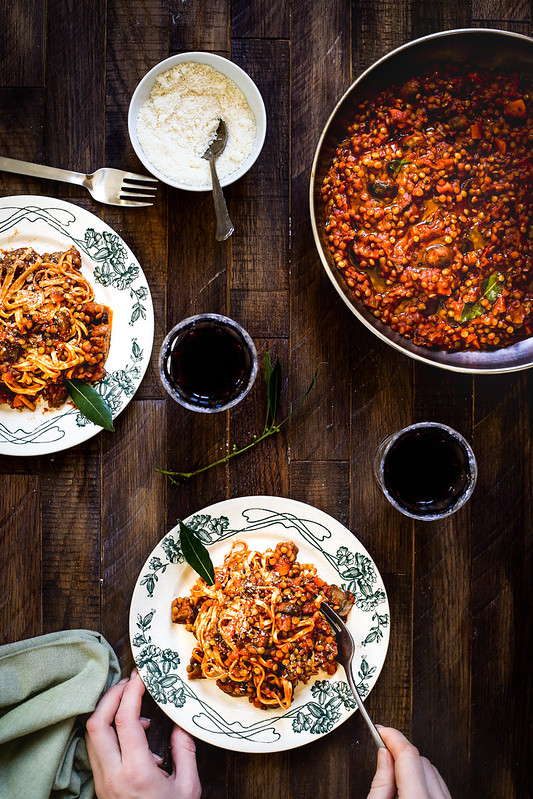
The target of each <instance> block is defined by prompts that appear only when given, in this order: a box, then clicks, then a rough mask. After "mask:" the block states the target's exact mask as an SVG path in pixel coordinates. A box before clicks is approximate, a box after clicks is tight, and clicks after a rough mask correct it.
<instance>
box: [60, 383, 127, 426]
mask: <svg viewBox="0 0 533 799" xmlns="http://www.w3.org/2000/svg"><path fill="white" fill-rule="evenodd" d="M67 385H68V390H69V394H70V397H71V399H72V402H73V403H74V405H75V406H76V408H77V409H78V410H79V412H80V413H82V414H83V415H84V416H85V417H86V418H87V419H88V420H89V421H90V422H94V424H97V425H99V426H100V427H104V428H105V429H106V430H111V431H112V432H113V431H114V430H115V428H114V427H113V416H112V414H111V409H110V407H109V405H108V404H107V402H106V401H105V400H104V398H103V397H101V396H100V394H99V393H98V391H96V389H94V388H93V387H92V386H91V385H89V383H85V382H84V381H83V380H80V379H79V378H77V377H71V378H70V379H67Z"/></svg>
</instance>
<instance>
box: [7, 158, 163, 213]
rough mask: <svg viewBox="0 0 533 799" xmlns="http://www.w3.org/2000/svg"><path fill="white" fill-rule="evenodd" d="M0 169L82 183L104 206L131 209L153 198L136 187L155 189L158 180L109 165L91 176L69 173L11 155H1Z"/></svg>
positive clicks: (78, 184) (80, 184)
mask: <svg viewBox="0 0 533 799" xmlns="http://www.w3.org/2000/svg"><path fill="white" fill-rule="evenodd" d="M0 170H1V171H3V172H15V173H16V174H17V175H30V176H31V177H34V178H47V179H48V180H61V181H63V183H74V184H76V185H77V186H83V187H84V188H86V189H87V190H88V191H89V192H90V193H91V194H92V196H93V197H94V199H95V200H98V202H101V203H107V205H125V206H128V207H132V208H133V207H140V206H146V205H152V203H145V202H139V200H153V199H154V195H153V194H139V192H138V190H141V191H155V190H156V189H157V186H156V185H154V184H155V183H157V181H156V179H155V178H150V177H148V176H147V175H137V174H136V173H135V172H124V171H123V170H122V169H111V168H110V167H104V168H103V169H97V170H96V172H93V173H92V174H90V175H84V174H83V173H82V172H71V171H70V170H68V169H56V167H53V166H43V165H42V164H32V163H30V162H28V161H17V160H16V159H14V158H3V157H2V156H0Z"/></svg>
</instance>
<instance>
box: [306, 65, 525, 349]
mask: <svg viewBox="0 0 533 799" xmlns="http://www.w3.org/2000/svg"><path fill="white" fill-rule="evenodd" d="M532 107H533V94H532V86H531V82H526V81H525V80H524V79H522V78H519V77H518V76H517V75H514V74H497V73H493V72H490V71H488V70H479V69H474V68H471V67H468V66H466V65H449V66H439V67H434V68H432V69H431V70H430V71H428V72H426V73H425V74H424V75H421V76H420V77H414V78H411V79H410V80H408V81H407V83H405V84H404V85H403V86H401V87H399V86H393V87H391V88H389V89H387V90H385V91H383V92H382V93H381V94H379V96H377V97H376V98H375V99H374V100H373V101H366V102H364V103H362V104H361V105H359V106H358V108H357V111H356V113H355V116H354V118H353V122H352V124H351V125H350V126H349V128H348V130H347V135H346V138H345V139H344V141H342V142H341V143H340V144H339V146H338V148H337V150H336V153H335V156H334V158H333V161H332V163H331V166H330V168H329V170H328V172H327V174H326V176H325V178H324V181H323V186H322V198H323V201H324V206H325V233H326V239H327V244H328V247H329V250H330V252H331V254H332V256H333V260H334V262H335V265H336V267H337V269H338V270H339V272H340V273H341V274H342V275H343V277H344V279H345V281H346V284H347V285H348V286H349V288H350V291H351V293H352V295H353V296H354V297H355V298H356V299H357V300H359V301H360V302H361V303H362V304H363V305H364V306H365V307H366V308H368V309H369V310H370V312H371V313H373V314H374V316H376V317H377V318H378V319H380V320H381V321H382V322H383V323H385V324H386V325H388V326H390V327H391V328H392V329H393V330H395V331H397V332H398V333H400V334H401V335H403V336H405V337H407V338H409V339H412V340H413V342H414V343H415V344H417V345H421V346H426V347H439V348H443V349H446V350H464V349H494V348H498V347H503V346H507V345H510V344H513V343H515V342H516V341H519V340H521V339H524V338H527V337H528V336H530V335H531V333H532V332H533V318H532V312H533V271H532V266H533V230H532V226H531V217H532V202H531V200H532V185H533V180H532V178H533V166H532V151H533V126H532Z"/></svg>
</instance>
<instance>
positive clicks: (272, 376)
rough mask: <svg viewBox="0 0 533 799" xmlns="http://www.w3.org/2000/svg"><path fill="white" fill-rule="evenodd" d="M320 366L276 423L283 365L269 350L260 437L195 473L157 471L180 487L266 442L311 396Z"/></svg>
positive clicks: (256, 436) (266, 356)
mask: <svg viewBox="0 0 533 799" xmlns="http://www.w3.org/2000/svg"><path fill="white" fill-rule="evenodd" d="M320 366H321V364H320V363H319V364H318V366H317V367H316V369H315V373H314V375H313V379H312V380H311V383H310V384H309V387H308V388H307V391H306V392H305V394H303V395H302V396H301V397H300V399H299V400H298V402H297V403H296V405H295V406H294V408H293V409H292V411H291V412H290V413H289V414H287V416H285V418H284V419H282V420H281V421H279V422H278V421H276V416H277V413H278V408H279V399H280V396H281V389H282V375H281V364H280V362H279V358H278V356H277V355H273V354H272V353H271V352H270V350H269V351H268V352H267V353H266V354H265V357H264V358H263V375H264V378H265V383H266V387H267V401H266V415H265V425H264V427H263V431H262V432H261V433H260V434H259V435H254V436H253V439H252V441H250V442H249V443H248V444H246V445H245V446H244V447H237V445H236V444H234V445H233V447H232V450H231V452H230V453H228V455H224V457H223V458H219V459H218V460H216V461H213V463H209V464H208V465H207V466H202V467H200V468H199V469H195V470H194V471H193V472H175V471H170V470H166V469H157V471H158V472H161V474H165V475H166V476H167V477H168V478H169V480H170V482H171V483H172V484H173V485H179V483H180V482H181V481H182V480H188V479H189V478H191V477H195V476H196V475H197V474H201V473H202V472H206V471H207V470H208V469H212V468H213V467H214V466H220V464H222V463H227V462H228V461H229V460H230V459H231V458H235V457H236V456H237V455H242V454H243V452H247V451H248V450H249V449H252V447H255V446H256V445H257V444H259V443H260V442H261V441H264V440H265V438H268V437H269V436H273V435H274V434H275V433H279V431H280V429H281V427H282V426H283V425H284V424H285V422H288V421H289V419H290V418H291V416H292V415H293V414H294V413H296V411H297V410H298V408H299V407H300V405H301V404H302V403H303V401H304V400H305V399H306V398H307V397H308V396H309V394H310V392H311V390H312V389H313V386H314V385H315V383H316V378H317V374H318V370H319V368H320Z"/></svg>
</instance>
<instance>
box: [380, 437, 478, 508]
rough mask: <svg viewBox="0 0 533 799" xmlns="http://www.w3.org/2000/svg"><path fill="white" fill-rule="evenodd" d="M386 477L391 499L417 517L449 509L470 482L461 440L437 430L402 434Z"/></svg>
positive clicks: (388, 459)
mask: <svg viewBox="0 0 533 799" xmlns="http://www.w3.org/2000/svg"><path fill="white" fill-rule="evenodd" d="M383 477H384V480H385V486H386V488H387V490H388V491H389V493H390V495H391V497H392V498H393V499H394V500H395V501H396V502H397V503H398V504H399V505H401V506H402V507H403V508H405V509H406V510H407V511H409V512H410V513H413V514H416V515H417V516H431V515H433V514H438V513H442V512H443V511H447V510H449V509H450V508H452V507H453V506H454V505H455V503H456V502H457V501H458V499H459V498H460V497H461V496H462V495H463V494H464V492H465V491H466V489H467V488H468V486H469V485H470V481H471V475H470V469H469V461H468V454H467V453H466V451H465V450H464V448H463V447H462V445H461V443H460V441H458V440H457V439H455V438H454V437H453V436H452V435H450V434H449V433H448V432H447V431H445V430H442V429H440V428H436V427H426V428H417V429H415V430H409V431H407V432H406V433H404V435H401V436H400V437H399V438H398V439H397V440H396V441H395V442H394V444H393V445H392V446H391V448H390V450H389V451H388V453H387V455H386V457H385V463H384V469H383Z"/></svg>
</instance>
